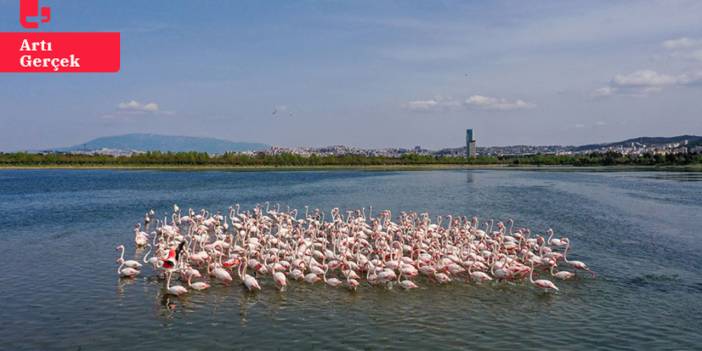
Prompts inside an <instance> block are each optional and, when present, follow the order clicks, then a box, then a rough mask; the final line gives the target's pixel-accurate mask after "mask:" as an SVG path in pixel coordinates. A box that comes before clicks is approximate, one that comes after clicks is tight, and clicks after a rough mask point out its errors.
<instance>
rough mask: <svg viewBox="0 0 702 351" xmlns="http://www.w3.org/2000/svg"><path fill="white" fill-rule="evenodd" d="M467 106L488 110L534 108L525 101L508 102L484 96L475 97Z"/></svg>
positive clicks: (470, 99) (468, 100)
mask: <svg viewBox="0 0 702 351" xmlns="http://www.w3.org/2000/svg"><path fill="white" fill-rule="evenodd" d="M465 103H466V105H468V106H473V107H477V108H481V109H486V110H503V111H507V110H523V109H528V108H532V107H534V104H531V103H528V102H526V101H524V100H507V99H503V98H494V97H489V96H482V95H473V96H471V97H469V98H468V99H467V100H466V101H465Z"/></svg>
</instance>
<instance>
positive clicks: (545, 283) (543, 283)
mask: <svg viewBox="0 0 702 351" xmlns="http://www.w3.org/2000/svg"><path fill="white" fill-rule="evenodd" d="M529 281H530V282H531V283H532V284H534V285H535V286H536V287H538V288H541V289H544V291H546V292H548V291H549V290H555V291H558V287H557V286H556V284H553V282H551V281H550V280H547V279H538V280H534V262H532V263H531V272H530V273H529Z"/></svg>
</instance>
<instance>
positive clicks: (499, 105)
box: [405, 95, 536, 112]
mask: <svg viewBox="0 0 702 351" xmlns="http://www.w3.org/2000/svg"><path fill="white" fill-rule="evenodd" d="M405 107H406V108H407V109H409V110H411V111H424V112H431V111H441V110H444V111H446V110H458V109H478V110H494V111H512V110H523V109H530V108H534V107H536V105H535V104H533V103H530V102H526V101H524V100H522V99H516V100H509V99H506V98H497V97H490V96H483V95H471V96H469V97H468V98H466V99H465V100H456V99H453V98H443V97H440V96H438V97H435V98H433V99H428V100H413V101H408V102H407V104H405Z"/></svg>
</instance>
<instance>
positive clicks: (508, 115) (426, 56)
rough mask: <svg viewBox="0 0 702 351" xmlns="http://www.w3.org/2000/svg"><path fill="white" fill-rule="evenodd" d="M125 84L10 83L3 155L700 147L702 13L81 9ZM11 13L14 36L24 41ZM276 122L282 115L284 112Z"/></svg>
mask: <svg viewBox="0 0 702 351" xmlns="http://www.w3.org/2000/svg"><path fill="white" fill-rule="evenodd" d="M40 2H42V4H46V5H50V6H52V15H53V18H52V22H51V24H50V25H48V26H46V27H44V29H42V30H47V31H119V32H121V33H122V70H121V72H120V73H118V74H76V75H70V74H65V75H61V74H59V75H51V74H32V75H20V74H1V75H0V82H2V84H1V85H0V107H1V110H0V125H1V126H2V127H1V128H0V150H5V151H9V150H20V149H40V148H46V147H53V146H65V145H73V144H79V143H81V142H84V141H87V140H88V139H92V138H95V137H100V136H106V135H115V134H123V133H132V132H148V133H163V134H175V135H190V136H211V137H218V138H225V139H230V140H235V141H255V142H264V143H268V144H272V145H281V146H322V145H331V144H346V145H354V146H362V147H387V146H404V147H407V146H414V145H422V146H424V147H429V148H442V147H454V146H459V145H461V144H463V138H464V132H463V130H464V129H465V128H467V127H473V128H474V129H475V131H476V135H477V138H478V143H479V144H481V145H510V144H540V145H543V144H583V143H590V142H602V141H613V140H619V139H624V138H628V137H635V136H642V135H648V136H664V135H677V134H684V133H689V134H702V115H701V114H700V111H702V21H701V20H700V19H701V18H702V2H701V1H695V0H668V1H662V0H661V1H581V2H571V1H441V0H434V1H382V0H373V1H357V0H354V1H332V0H329V1H312V0H309V1H156V0H150V1H130V0H126V1H77V0H61V1H59V0H40ZM17 17H18V1H15V0H0V31H21V30H22V29H21V27H20V25H19V23H18V20H17ZM273 111H276V113H275V114H273Z"/></svg>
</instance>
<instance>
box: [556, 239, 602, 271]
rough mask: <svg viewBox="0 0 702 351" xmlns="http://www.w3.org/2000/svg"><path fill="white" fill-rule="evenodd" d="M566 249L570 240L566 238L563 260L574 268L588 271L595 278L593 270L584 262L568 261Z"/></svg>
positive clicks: (568, 247)
mask: <svg viewBox="0 0 702 351" xmlns="http://www.w3.org/2000/svg"><path fill="white" fill-rule="evenodd" d="M566 240H567V239H566ZM568 249H570V240H567V241H566V248H565V251H564V252H563V260H564V261H565V263H567V264H569V265H570V266H571V267H573V268H574V269H580V270H583V271H587V272H590V274H591V275H592V277H593V278H595V276H596V274H595V272H593V271H591V270H590V268H589V267H588V266H587V265H586V264H585V263H584V262H581V261H569V260H568V257H567V255H568Z"/></svg>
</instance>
